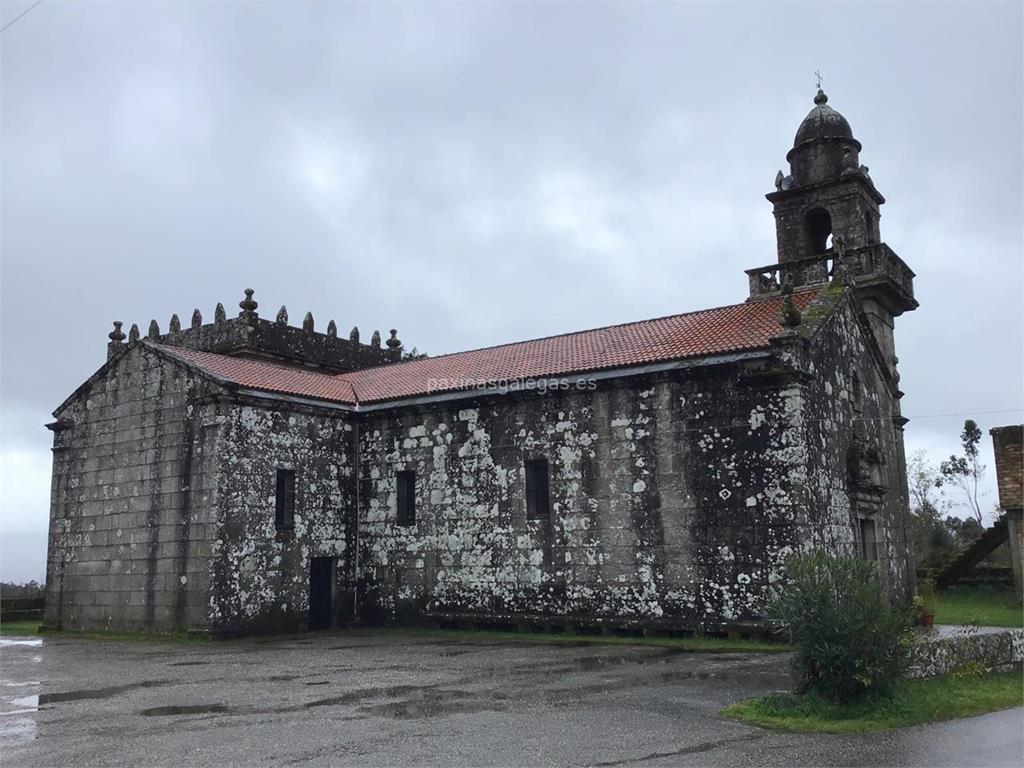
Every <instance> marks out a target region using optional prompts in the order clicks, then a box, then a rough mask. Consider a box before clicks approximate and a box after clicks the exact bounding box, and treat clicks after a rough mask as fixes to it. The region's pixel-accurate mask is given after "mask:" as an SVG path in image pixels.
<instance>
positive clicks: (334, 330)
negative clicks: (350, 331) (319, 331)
mask: <svg viewBox="0 0 1024 768" xmlns="http://www.w3.org/2000/svg"><path fill="white" fill-rule="evenodd" d="M327 335H328V336H330V337H331V338H332V339H336V338H338V324H337V323H336V322H334V320H333V319H332V320H329V321H328V322H327Z"/></svg>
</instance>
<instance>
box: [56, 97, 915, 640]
mask: <svg viewBox="0 0 1024 768" xmlns="http://www.w3.org/2000/svg"><path fill="white" fill-rule="evenodd" d="M827 101H828V99H827V97H826V96H825V94H824V93H822V92H821V91H820V90H819V91H818V94H817V96H816V97H815V99H814V108H813V109H812V110H811V111H810V113H809V114H808V115H807V117H806V118H805V119H804V120H803V122H802V123H801V124H800V127H799V129H798V131H797V133H796V139H795V141H794V143H793V147H792V149H790V150H789V152H788V154H787V155H786V159H787V161H788V163H789V173H783V172H782V171H780V172H779V174H778V176H777V177H776V180H775V189H774V190H773V191H771V192H770V193H769V194H768V195H767V199H768V201H769V202H770V203H771V205H772V206H773V209H774V214H775V221H776V227H777V240H778V254H777V259H776V261H775V262H774V263H771V264H768V265H767V266H762V267H756V268H753V269H749V270H747V278H748V295H747V296H746V297H745V299H744V300H743V301H741V302H740V303H737V304H733V305H729V306H723V307H716V308H713V309H704V310H699V311H694V312H686V313H684V314H679V315H673V316H670V317H661V318H656V319H653V320H643V321H640V322H635V323H628V324H625V325H617V326H610V327H607V328H597V329H594V330H587V331H580V332H577V333H567V334H564V335H560V336H552V337H549V338H543V339H535V340H532V341H524V342H519V343H514V344H504V345H501V346H496V347H490V348H486V349H477V350H473V351H469V352H460V353H456V354H448V355H440V356H437V357H427V358H420V359H410V358H411V357H412V356H409V355H405V354H404V353H403V349H402V343H401V342H400V341H399V340H398V338H397V334H396V332H395V331H391V334H390V338H389V339H386V340H385V341H384V342H383V344H382V343H381V337H380V335H379V334H377V333H374V334H373V337H372V339H371V340H370V342H369V343H368V344H367V343H365V342H364V341H363V340H362V339H361V338H360V334H359V331H358V330H357V329H353V330H352V332H351V333H350V334H349V335H348V336H347V337H345V336H343V335H342V336H339V335H338V332H337V327H336V326H335V323H334V322H333V321H331V322H330V323H329V324H328V325H327V326H326V328H325V330H324V331H322V332H321V331H318V330H317V329H316V328H315V327H314V326H315V324H314V320H313V318H312V316H310V315H309V314H307V315H306V316H305V319H304V321H303V323H302V327H294V326H292V325H290V324H289V322H288V313H287V311H286V310H285V309H284V308H282V309H281V310H280V312H278V313H277V316H276V319H273V320H271V319H267V318H264V317H261V316H260V313H259V306H258V304H257V301H256V298H255V297H254V295H253V291H251V290H246V291H245V298H244V300H242V302H241V303H240V305H239V307H240V310H241V311H240V312H239V313H238V315H237V316H236V317H228V315H227V313H226V311H225V310H224V308H223V307H222V306H221V305H218V306H217V308H216V312H215V314H214V318H213V322H212V323H207V322H204V320H203V318H202V316H201V314H200V312H199V310H196V311H195V313H194V314H193V315H192V318H191V323H190V324H188V325H187V327H186V326H183V325H182V323H181V322H180V321H179V319H178V318H177V316H174V317H172V318H171V320H170V325H169V327H168V328H167V331H166V332H162V331H161V329H160V328H159V326H158V324H157V323H156V321H153V322H152V323H151V324H150V325H149V328H148V332H147V333H146V334H145V335H142V334H140V332H139V329H138V328H137V326H132V328H131V331H130V333H128V334H125V333H123V332H122V329H121V323H120V322H117V323H114V326H115V327H114V331H113V332H112V333H111V334H110V343H109V344H108V345H107V360H106V362H105V363H104V364H103V366H102V367H100V369H99V370H98V371H96V373H94V374H93V375H92V376H91V377H90V378H89V379H88V380H87V381H85V382H84V383H83V384H82V385H81V386H80V387H79V388H78V389H77V390H75V392H74V393H73V394H71V396H70V397H68V399H67V400H65V401H64V402H63V403H62V404H61V405H60V406H59V407H58V408H57V410H56V411H55V412H54V417H55V420H54V421H53V423H51V424H49V425H48V427H49V429H50V430H52V432H53V484H52V499H51V512H50V534H49V550H48V563H47V580H46V582H47V583H46V590H47V592H46V624H47V625H49V626H50V627H52V628H54V629H60V628H75V629H81V628H117V629H139V630H171V629H187V630H195V631H203V632H209V633H211V634H215V635H232V634H240V633H247V632H261V631H279V630H295V629H303V628H308V629H317V628H325V627H331V626H342V625H347V624H353V623H360V622H363V623H373V622H392V621H394V622H421V621H433V622H442V623H443V622H477V623H481V624H488V625H496V624H518V625H560V626H566V627H578V628H580V629H581V630H584V631H586V630H587V628H590V629H596V628H609V629H616V628H618V629H621V628H634V629H653V630H657V629H666V630H688V629H698V628H701V629H722V628H728V627H730V626H732V625H742V624H744V623H745V622H751V621H756V620H757V618H758V615H759V610H760V609H761V607H762V605H763V601H764V598H765V596H766V595H767V594H769V593H770V592H771V591H772V589H773V586H774V585H777V584H778V583H779V582H780V580H782V579H784V563H785V559H786V557H787V556H788V555H789V554H790V553H793V552H796V551H798V550H804V549H808V548H813V547H821V548H825V549H827V550H830V551H834V552H847V553H850V552H853V553H857V554H859V555H860V556H863V557H865V558H868V559H871V560H874V561H877V569H878V573H879V575H880V578H881V580H882V582H883V584H884V585H885V588H886V589H887V590H888V591H889V593H890V594H891V595H892V597H893V598H894V599H897V600H899V599H905V598H906V597H907V595H908V593H909V591H910V590H911V588H912V580H913V572H912V565H911V560H910V557H909V551H908V532H907V527H908V501H907V486H906V473H905V458H904V447H903V427H904V423H905V419H904V418H903V417H902V416H901V414H900V398H901V396H902V393H901V392H900V389H899V374H898V372H897V358H896V355H895V350H894V344H893V321H894V318H896V317H897V316H899V315H900V314H902V313H903V312H905V311H908V310H912V309H914V308H915V307H916V306H917V302H916V301H915V299H914V294H913V277H914V274H913V272H911V270H910V269H909V268H908V267H907V265H906V264H904V262H903V261H902V260H901V259H900V258H899V257H898V256H897V255H896V254H895V253H893V251H892V250H890V248H889V246H887V245H886V244H885V243H883V242H882V240H881V237H880V232H879V207H880V206H881V204H882V203H883V202H885V199H884V198H883V197H882V195H881V193H880V192H879V191H878V190H877V189H876V188H875V185H874V183H873V182H872V180H871V177H870V176H869V175H868V169H867V168H866V167H865V166H864V165H861V163H860V159H859V153H860V150H861V145H860V142H858V141H857V140H856V139H855V138H854V136H853V133H852V131H851V129H850V125H849V123H848V122H847V121H846V119H845V118H843V116H842V115H840V114H839V113H838V112H836V111H835V110H833V109H832V108H831V107H830V106H829V105H828V103H827ZM766 261H767V259H766Z"/></svg>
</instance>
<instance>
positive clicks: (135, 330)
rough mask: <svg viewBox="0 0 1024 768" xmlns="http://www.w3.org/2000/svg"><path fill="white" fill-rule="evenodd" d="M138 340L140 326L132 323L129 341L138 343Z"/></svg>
mask: <svg viewBox="0 0 1024 768" xmlns="http://www.w3.org/2000/svg"><path fill="white" fill-rule="evenodd" d="M138 340H139V324H138V323H132V327H131V328H130V329H129V330H128V341H129V342H132V341H138Z"/></svg>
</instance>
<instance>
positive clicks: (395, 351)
mask: <svg viewBox="0 0 1024 768" xmlns="http://www.w3.org/2000/svg"><path fill="white" fill-rule="evenodd" d="M386 343H387V345H388V357H390V358H391V359H392V360H399V359H401V357H402V342H401V341H399V340H398V331H396V330H395V329H394V328H392V329H391V338H389V339H388V340H387V342H386Z"/></svg>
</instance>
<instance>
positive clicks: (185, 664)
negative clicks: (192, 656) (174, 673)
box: [170, 661, 210, 667]
mask: <svg viewBox="0 0 1024 768" xmlns="http://www.w3.org/2000/svg"><path fill="white" fill-rule="evenodd" d="M209 663H210V662H208V661H172V662H171V664H170V666H172V667H198V666H200V665H202V664H209Z"/></svg>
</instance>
